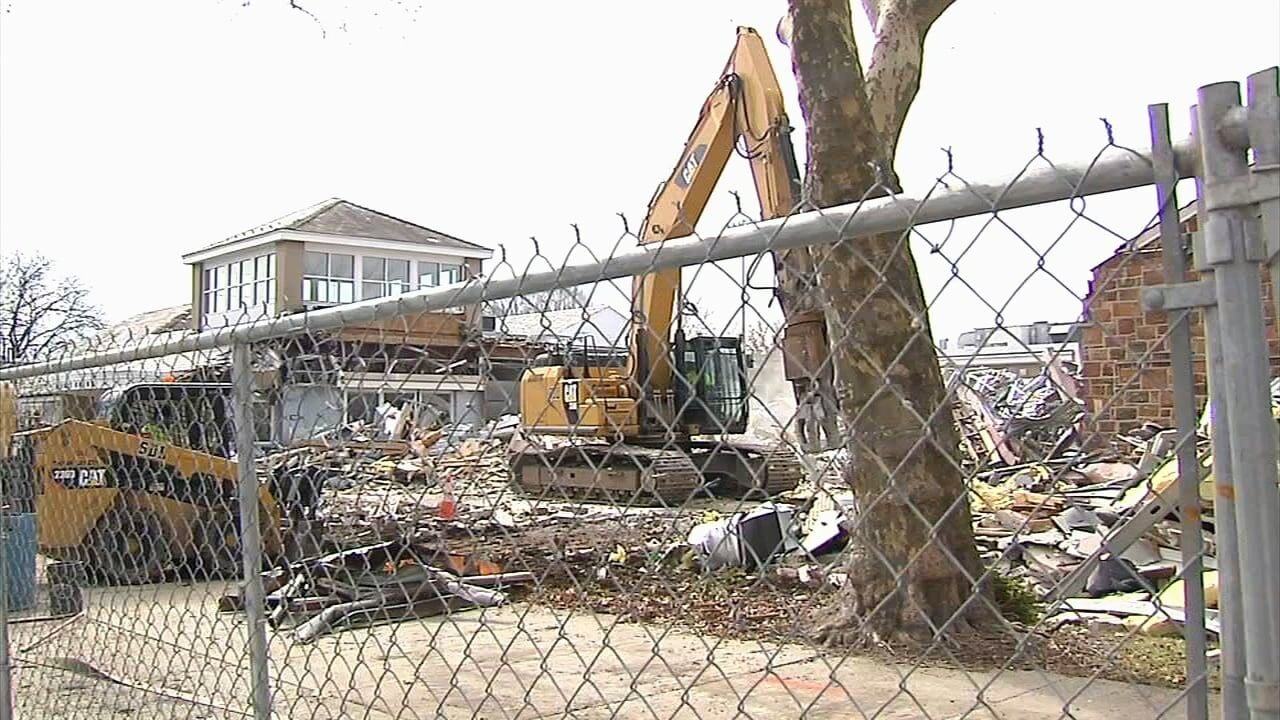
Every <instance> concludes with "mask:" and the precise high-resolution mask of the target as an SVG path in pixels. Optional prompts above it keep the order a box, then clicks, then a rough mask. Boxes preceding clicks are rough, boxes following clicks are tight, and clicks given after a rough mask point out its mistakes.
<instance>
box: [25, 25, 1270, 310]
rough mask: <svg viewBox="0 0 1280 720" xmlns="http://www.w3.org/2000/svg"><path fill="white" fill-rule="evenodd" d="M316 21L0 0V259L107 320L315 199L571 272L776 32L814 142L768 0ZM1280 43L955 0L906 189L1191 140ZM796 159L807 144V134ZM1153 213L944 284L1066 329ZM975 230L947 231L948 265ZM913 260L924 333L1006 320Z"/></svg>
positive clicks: (744, 179) (995, 239)
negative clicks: (1165, 108)
mask: <svg viewBox="0 0 1280 720" xmlns="http://www.w3.org/2000/svg"><path fill="white" fill-rule="evenodd" d="M304 4H305V5H306V6H307V7H308V8H310V9H312V10H313V11H314V12H315V13H316V14H317V15H318V16H319V17H320V18H321V20H322V21H323V22H324V23H325V25H326V26H327V30H328V32H327V36H325V37H322V36H321V30H320V27H319V26H318V25H317V24H316V23H315V22H313V21H312V20H311V19H309V18H307V17H306V16H305V15H303V14H301V13H299V12H297V11H294V10H290V9H289V8H288V3H287V2H286V0H251V1H250V2H249V3H247V6H246V4H244V3H243V0H223V1H218V0H189V1H188V2H181V3H176V2H171V1H168V2H166V1H163V0H129V1H126V0H118V1H113V2H101V1H98V2H93V1H81V2H70V1H64V0H4V3H3V5H2V7H4V8H6V9H8V12H7V13H4V14H0V244H2V245H3V248H2V249H3V250H4V251H5V252H9V251H13V250H24V251H35V250H39V251H41V252H44V253H45V254H46V255H48V256H49V257H51V258H53V259H54V260H55V261H56V262H57V264H58V267H59V269H60V270H61V271H63V272H67V273H71V274H75V275H77V276H79V277H81V278H82V279H83V280H85V281H86V282H87V283H89V284H90V286H91V287H92V290H93V295H94V298H95V300H96V301H97V302H98V303H99V304H100V305H102V306H103V307H104V308H105V309H106V310H107V312H108V313H109V315H110V316H111V317H113V318H120V317H123V316H126V315H129V314H133V313H136V312H140V311H144V310H148V309H152V308H156V307H162V306H166V305H171V304H178V303H181V302H184V301H185V300H186V299H187V298H188V297H189V289H188V287H189V282H190V275H189V272H188V271H187V269H186V267H184V266H183V265H182V264H181V260H180V255H181V254H182V253H183V252H185V251H188V250H191V249H193V248H196V247H199V246H202V245H205V244H208V243H210V242H212V241H215V240H217V239H220V238H222V237H224V236H226V235H230V234H232V233H234V232H237V231H240V230H242V229H245V228H247V227H250V226H252V225H256V224H259V223H261V222H264V221H266V220H269V219H271V218H274V217H276V216H279V215H281V214H284V213H286V212H289V211H291V210H294V209H297V208H300V207H303V206H306V205H310V204H312V203H315V202H317V201H319V200H321V199H324V198H327V197H331V196H339V197H343V198H346V199H349V200H352V201H354V202H357V203H361V204H364V205H367V206H370V207H373V208H375V209H379V210H384V211H386V212H388V213H391V214H393V215H398V216H401V217H404V218H407V219H410V220H413V221H415V222H419V223H421V224H424V225H427V226H430V227H433V228H436V229H438V230H441V231H444V232H448V233H451V234H454V235H458V236H460V237H463V238H466V239H469V240H471V241H473V242H478V243H482V244H486V245H490V246H497V245H498V244H499V243H501V244H504V245H505V246H506V248H507V251H508V255H509V257H511V258H512V259H513V261H519V262H518V263H517V266H518V267H520V266H522V265H523V261H524V260H525V259H526V258H528V257H529V255H530V254H531V252H532V246H531V243H530V241H529V238H530V237H531V236H536V237H538V239H539V241H540V245H541V248H542V250H543V252H544V254H546V255H548V256H550V257H551V258H552V259H554V260H555V261H557V263H558V261H560V260H562V259H563V257H564V254H565V252H566V249H567V248H568V247H569V245H570V243H571V241H572V237H573V236H572V232H571V230H570V223H578V224H579V226H580V228H581V230H582V233H583V238H584V241H585V242H586V243H588V244H589V245H590V246H591V247H592V249H593V250H595V251H596V252H598V253H607V252H608V251H609V250H610V249H611V248H612V247H613V246H614V243H615V242H616V241H617V239H618V237H619V234H620V230H621V224H620V221H619V220H618V219H617V213H619V212H624V213H626V214H627V216H628V218H629V219H630V221H631V223H632V226H633V227H635V226H637V225H638V224H639V223H640V221H641V220H642V218H643V214H644V206H645V203H646V202H647V201H648V200H649V198H650V197H651V195H652V193H653V191H654V189H655V187H656V185H657V184H658V183H659V182H661V181H662V180H663V179H665V178H666V176H667V174H668V173H669V171H670V169H671V167H672V165H673V164H674V163H675V161H676V160H677V159H678V156H679V154H680V151H681V147H682V144H683V142H684V140H685V139H686V137H687V135H688V132H689V130H690V128H691V127H692V124H693V122H694V121H695V119H696V115H697V111H698V109H699V107H700V106H701V104H702V101H703V99H704V98H705V96H706V94H707V92H709V91H710V90H711V88H712V85H713V84H714V82H715V81H716V79H717V75H718V73H719V72H720V70H721V68H722V66H723V64H724V61H725V59H726V57H727V55H728V53H729V51H730V50H731V48H732V45H733V41H734V30H735V27H736V26H737V25H741V24H745V25H752V26H754V27H756V28H758V29H759V30H760V31H761V33H762V34H763V35H764V36H765V37H766V40H767V41H768V42H769V45H770V52H771V53H772V55H773V59H774V64H775V67H776V68H777V71H778V74H779V76H780V79H781V80H782V82H783V83H784V85H785V86H786V88H787V89H788V92H789V93H790V97H789V102H790V105H789V110H790V114H791V117H792V124H793V125H796V126H797V127H798V128H800V127H801V126H802V118H801V116H800V109H799V105H798V102H797V101H796V98H795V92H794V81H793V80H792V78H791V73H790V58H789V56H788V54H787V50H786V48H784V47H782V46H781V44H780V43H778V42H777V40H776V38H775V37H774V27H775V24H776V22H777V20H778V17H779V14H780V13H782V12H784V11H785V6H786V4H785V3H784V2H781V1H780V0H774V1H770V2H765V1H763V0H746V1H744V0H734V1H730V0H715V1H712V0H697V1H696V2H691V1H689V0H684V1H682V2H676V1H671V0H663V1H659V2H646V3H601V2H560V3H514V2H508V3H427V2H423V3H414V2H409V0H405V1H404V2H402V3H401V2H394V1H392V0H365V1H362V2H350V3H339V2H332V1H329V0H308V1H307V2H305V3H304ZM858 20H859V21H861V17H858ZM1278 27H1280V3H1277V2H1276V1H1275V0H1252V1H1248V0H1236V1H1232V2H1227V1H1225V0H1224V1H1222V2H1217V3H1212V4H1207V3H1203V2H1194V1H1191V0H1178V1H1173V0H1141V1H1139V0H1128V1H1126V2H1116V1H1115V0H1109V1H1103V0H1072V1H1071V2H1043V1H1039V2H1028V1H1027V0H959V1H958V2H957V3H956V4H955V6H953V7H952V8H951V9H950V10H949V11H948V12H947V13H946V15H944V17H943V19H942V20H941V21H940V22H939V23H938V24H937V25H935V27H934V29H933V31H932V33H931V34H930V36H929V41H928V46H927V57H926V61H925V77H924V83H923V88H922V91H921V93H920V96H919V98H918V99H917V101H916V103H915V106H914V107H913V108H912V110H911V114H910V116H909V118H908V122H907V127H906V131H905V134H904V136H903V140H902V146H901V152H900V155H899V158H898V161H897V168H898V170H899V172H900V174H901V176H902V178H903V182H904V185H905V187H906V192H907V193H908V194H911V195H919V194H923V193H924V192H926V191H927V190H928V189H929V187H930V186H931V184H932V182H933V179H934V178H935V177H936V176H937V175H938V174H939V173H940V172H942V171H943V170H944V169H945V159H944V156H943V154H942V152H941V151H940V148H943V147H950V148H952V150H953V151H954V152H955V167H956V170H957V171H958V172H959V173H961V174H962V175H963V176H964V177H965V178H966V179H968V180H971V181H977V180H990V179H995V178H997V177H1001V176H1008V175H1011V174H1013V173H1014V172H1016V171H1017V170H1018V169H1019V168H1021V166H1022V165H1023V164H1024V163H1025V162H1027V161H1028V160H1029V159H1030V158H1031V157H1032V155H1033V154H1034V152H1035V148H1036V135H1035V129H1036V128H1037V127H1042V128H1044V132H1045V135H1046V138H1047V142H1046V149H1047V154H1048V156H1049V157H1050V159H1052V160H1054V161H1055V162H1070V161H1079V160H1085V159H1087V158H1089V157H1090V156H1092V154H1094V153H1096V152H1097V151H1098V150H1100V149H1101V147H1102V145H1103V143H1104V140H1105V134H1104V132H1103V127H1102V123H1101V122H1100V121H1099V118H1100V117H1106V118H1108V119H1109V120H1110V121H1111V122H1112V123H1113V124H1114V127H1115V134H1116V138H1117V141H1118V142H1120V143H1122V144H1126V145H1130V146H1133V147H1146V146H1147V145H1148V144H1149V141H1148V135H1147V118H1146V105H1147V104H1148V103H1151V102H1169V103H1170V104H1171V107H1172V110H1173V121H1174V130H1175V134H1176V135H1182V134H1185V132H1186V131H1187V118H1188V108H1189V106H1190V105H1191V104H1192V103H1193V102H1194V100H1195V90H1196V88H1197V87H1198V86H1200V85H1203V84H1206V83H1210V82H1216V81H1221V80H1239V81H1243V80H1244V79H1245V77H1246V76H1247V75H1248V74H1249V73H1251V72H1254V71H1257V70H1260V69H1263V68H1265V67H1268V66H1270V65H1274V64H1275V63H1276V62H1277V60H1280V36H1278V35H1277V31H1276V29H1277V28H1278ZM862 39H863V41H864V44H865V40H866V34H865V32H863V35H862ZM867 47H869V45H867ZM794 141H795V143H796V146H797V149H798V151H800V152H801V154H803V144H804V136H803V130H802V129H801V130H800V131H798V132H797V133H796V135H795V137H794ZM802 162H803V160H802ZM734 189H736V190H739V191H740V192H742V194H743V198H744V206H745V207H746V208H747V209H748V211H749V212H750V213H752V214H753V215H754V214H755V213H756V212H757V205H756V203H755V199H754V197H753V196H752V195H751V185H750V176H749V173H748V169H747V167H746V164H745V161H744V160H742V159H740V158H735V159H734V161H732V163H731V167H730V170H729V171H728V172H727V173H726V175H725V177H724V178H723V180H722V182H721V185H720V187H719V189H718V192H717V196H716V199H715V200H714V201H713V203H712V205H711V206H710V207H709V208H708V209H707V211H706V213H705V214H704V216H703V218H704V219H703V222H702V224H701V225H700V226H699V230H700V231H701V232H703V233H708V232H710V233H714V232H715V231H716V230H717V229H718V228H719V227H721V226H722V225H723V224H724V223H725V222H726V221H727V220H728V219H729V218H730V217H731V215H732V212H733V202H732V199H731V198H730V196H729V191H730V190H734ZM1186 199H1187V196H1184V198H1183V200H1184V201H1185V200H1186ZM1153 210H1154V199H1153V191H1151V190H1149V189H1147V190H1139V191H1133V192H1130V193H1125V194H1122V195H1115V196H1111V197H1105V198H1095V199H1092V200H1090V201H1089V204H1088V213H1089V215H1090V217H1092V218H1094V219H1096V220H1097V221H1099V222H1100V223H1102V224H1104V225H1105V226H1107V227H1108V228H1110V229H1111V230H1112V233H1113V234H1112V233H1107V232H1104V231H1101V230H1098V229H1097V228H1096V227H1088V226H1087V224H1077V226H1075V227H1074V228H1073V229H1072V230H1071V231H1070V232H1068V233H1067V234H1066V235H1065V236H1064V237H1062V238H1061V239H1059V235H1060V234H1061V233H1062V231H1063V229H1064V228H1066V227H1067V224H1068V221H1069V219H1070V214H1069V213H1066V212H1064V211H1063V210H1062V209H1061V208H1058V209H1056V210H1055V209H1037V210H1028V211H1020V212H1014V213H1008V214H1006V215H1002V217H1004V219H1005V220H1006V222H1008V223H1010V224H1011V225H1012V226H1013V227H1014V228H1016V229H1017V230H1018V231H1019V233H1020V234H1021V235H1023V237H1024V238H1026V240H1027V241H1028V242H1030V243H1031V244H1033V245H1036V246H1038V247H1040V248H1047V247H1049V246H1050V245H1052V244H1053V243H1055V242H1056V243H1057V244H1056V245H1055V246H1054V249H1053V250H1052V251H1051V252H1049V254H1048V255H1047V260H1046V267H1047V269H1048V271H1049V272H1051V273H1052V274H1053V276H1054V277H1056V278H1057V280H1055V279H1054V278H1051V277H1049V275H1048V274H1047V273H1043V272H1041V273H1036V272H1035V268H1036V255H1035V254H1034V253H1032V252H1031V251H1030V250H1028V249H1027V248H1026V247H1025V246H1023V245H1022V243H1021V242H1020V241H1019V240H1017V238H1016V237H1014V236H1013V235H1011V234H1009V233H1008V232H1006V231H1001V230H999V229H998V228H997V229H992V228H988V229H987V230H985V231H983V232H982V234H981V236H980V237H979V238H978V240H977V242H976V243H975V244H974V247H973V249H972V250H970V251H969V252H968V253H967V254H966V255H965V257H964V259H963V260H962V261H961V262H960V263H959V266H958V267H959V273H960V275H961V276H962V277H963V278H964V280H965V281H966V282H967V283H968V284H970V285H972V286H974V287H975V288H977V290H978V291H979V292H980V294H981V295H982V296H983V297H984V298H986V300H987V301H988V302H989V303H990V304H992V305H995V306H996V307H997V308H998V307H1000V306H1002V305H1004V304H1005V303H1007V302H1008V301H1009V298H1010V297H1011V296H1014V298H1015V299H1014V302H1013V303H1012V305H1011V306H1010V309H1009V310H1008V311H1007V312H1006V313H1005V319H1006V321H1008V322H1029V321H1034V320H1038V319H1047V320H1053V321H1068V320H1072V319H1074V318H1075V317H1076V316H1077V315H1078V313H1079V311H1080V307H1079V302H1078V300H1076V299H1075V296H1079V295H1083V293H1084V292H1085V289H1086V286H1087V282H1088V277H1089V276H1088V270H1089V268H1090V267H1091V266H1093V265H1094V264H1096V263H1097V262H1100V261H1101V260H1103V259H1104V258H1105V257H1106V256H1107V255H1108V254H1109V253H1110V252H1111V251H1112V250H1113V249H1114V248H1115V247H1116V246H1117V244H1118V242H1119V239H1120V238H1121V237H1127V236H1130V235H1133V234H1134V233H1136V232H1137V231H1138V230H1140V229H1141V228H1142V227H1144V226H1145V225H1146V224H1147V223H1148V222H1149V221H1150V219H1151V216H1152V213H1153ZM981 225H982V223H981V222H979V223H974V222H968V223H960V224H959V225H958V226H957V228H956V231H955V237H954V238H953V239H952V240H951V241H949V243H948V245H947V248H946V250H945V251H944V252H945V253H946V254H948V255H950V256H951V257H953V258H954V257H955V256H956V255H957V254H958V253H959V252H960V250H961V249H962V248H963V247H964V246H965V245H968V244H969V242H970V241H972V240H973V237H974V234H975V232H976V231H977V230H978V229H980V228H981ZM930 234H931V236H938V235H937V231H931V232H930ZM575 257H581V256H575ZM920 262H921V267H922V272H923V274H924V277H925V282H926V286H927V290H928V291H929V294H930V297H931V299H933V302H934V310H933V323H934V329H935V332H937V333H939V334H947V335H953V334H954V333H956V332H958V331H962V330H965V329H968V328H972V327H975V326H982V325H987V324H990V323H991V322H992V321H993V319H994V313H993V311H992V310H991V309H990V308H988V307H987V305H986V304H984V303H983V302H981V301H980V300H978V299H977V297H976V296H975V294H974V292H973V291H972V290H969V289H967V288H965V287H962V286H961V285H960V284H958V283H956V282H954V281H951V282H950V283H948V282H947V278H948V276H949V274H950V266H949V265H948V264H947V263H945V262H943V261H942V260H940V259H939V258H938V257H936V256H934V257H925V256H922V257H921V258H920ZM767 267H768V264H767V263H766V268H767ZM736 271H737V270H736V267H734V272H736ZM692 274H693V273H692V272H691V271H690V272H687V274H686V277H688V276H689V275H692ZM766 275H767V273H765V274H763V275H761V276H760V277H757V278H756V280H755V282H757V283H763V282H768V280H767V277H766ZM1028 275H1034V278H1033V280H1032V281H1031V282H1029V283H1027V284H1026V285H1025V286H1022V283H1023V281H1024V280H1025V279H1026V278H1027V276H1028ZM709 277H710V275H708V274H703V275H702V276H701V277H700V278H698V279H695V280H694V283H695V285H696V283H698V282H699V280H701V279H703V278H709ZM720 277H721V278H723V277H724V276H723V275H720ZM1059 280H1060V281H1061V282H1059ZM706 282H707V286H706V287H703V286H702V285H696V286H695V287H694V290H693V292H692V294H693V295H694V296H695V297H697V298H698V299H700V300H701V301H702V303H703V305H704V309H706V310H708V311H709V312H710V311H711V308H710V307H709V306H710V305H712V304H714V305H715V311H714V314H715V317H716V318H717V319H718V320H720V321H721V323H722V325H723V324H724V323H725V322H727V318H728V317H729V316H730V315H731V314H732V312H733V307H732V306H733V304H734V303H735V300H734V299H733V298H735V297H736V296H737V294H738V293H737V291H736V289H735V288H734V287H733V286H732V284H729V283H728V281H727V280H724V279H721V280H708V281H706ZM765 299H766V297H765V296H764V295H757V296H756V302H757V303H758V304H762V303H763V301H764V300H765Z"/></svg>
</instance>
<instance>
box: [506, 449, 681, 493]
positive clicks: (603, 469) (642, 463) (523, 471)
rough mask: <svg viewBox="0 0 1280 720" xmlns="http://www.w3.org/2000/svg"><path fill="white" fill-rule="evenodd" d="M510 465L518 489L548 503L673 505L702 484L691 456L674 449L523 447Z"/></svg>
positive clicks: (513, 457)
mask: <svg viewBox="0 0 1280 720" xmlns="http://www.w3.org/2000/svg"><path fill="white" fill-rule="evenodd" d="M510 465H511V476H512V479H513V480H514V481H515V482H516V484H517V485H518V486H519V487H520V488H521V489H522V490H524V491H525V492H527V493H529V494H530V495H533V496H535V497H540V498H545V499H548V500H579V501H587V502H600V503H607V504H613V505H641V506H650V505H677V506H678V505H681V504H683V503H685V502H686V501H688V500H689V499H690V498H692V497H694V496H695V495H697V494H698V493H699V492H700V491H701V490H702V489H703V487H704V485H705V483H704V480H703V475H702V473H701V472H699V470H698V467H697V466H696V465H695V464H694V462H693V461H692V460H691V459H690V457H689V456H688V455H687V454H685V453H684V452H682V451H680V450H675V449H656V448H648V447H642V446H636V445H625V444H615V445H600V444H585V443H584V444H575V445H569V446H565V447H558V448H551V449H545V450H542V449H535V448H525V449H522V450H520V451H518V452H515V453H513V455H512V457H511V462H510Z"/></svg>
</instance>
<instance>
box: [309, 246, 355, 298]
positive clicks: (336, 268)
mask: <svg viewBox="0 0 1280 720" xmlns="http://www.w3.org/2000/svg"><path fill="white" fill-rule="evenodd" d="M355 294H356V280H355V256H354V255H340V254H337V253H322V252H308V253H307V254H306V259H305V265H304V267H303V274H302V300H303V302H307V303H312V304H324V305H330V304H336V303H349V302H353V301H354V300H355Z"/></svg>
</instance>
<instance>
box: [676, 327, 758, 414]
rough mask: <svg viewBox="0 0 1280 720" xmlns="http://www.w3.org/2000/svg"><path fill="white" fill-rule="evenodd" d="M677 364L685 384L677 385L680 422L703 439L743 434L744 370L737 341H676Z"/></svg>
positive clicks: (687, 339)
mask: <svg viewBox="0 0 1280 720" xmlns="http://www.w3.org/2000/svg"><path fill="white" fill-rule="evenodd" d="M676 364H677V367H678V368H679V371H680V375H681V376H682V377H683V378H684V380H685V382H681V383H677V385H678V388H679V391H678V392H679V398H678V401H679V406H680V407H681V408H683V422H685V423H688V424H690V425H697V426H699V427H700V428H701V433H702V434H706V435H720V434H730V435H734V434H739V433H743V432H746V429H747V386H746V367H745V365H744V359H743V355H742V343H741V340H740V339H739V338H736V337H694V338H686V339H684V340H683V341H677V350H676Z"/></svg>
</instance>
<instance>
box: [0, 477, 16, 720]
mask: <svg viewBox="0 0 1280 720" xmlns="http://www.w3.org/2000/svg"><path fill="white" fill-rule="evenodd" d="M5 480H6V478H3V477H0V497H7V496H8V492H7V490H8V483H7V482H6V481H5ZM8 548H9V522H8V520H7V519H6V518H4V517H0V720H13V677H12V673H13V664H12V663H11V662H10V657H9V557H8V556H9V552H8Z"/></svg>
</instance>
